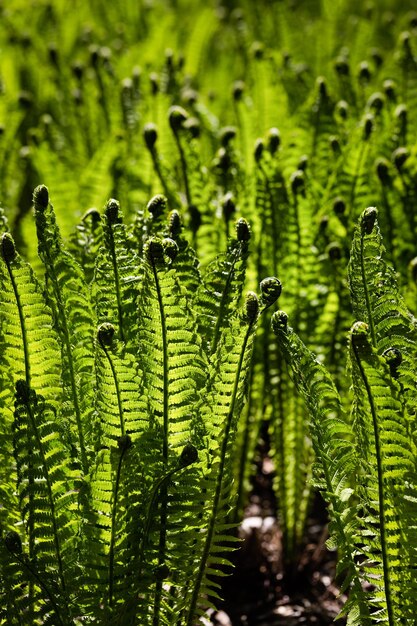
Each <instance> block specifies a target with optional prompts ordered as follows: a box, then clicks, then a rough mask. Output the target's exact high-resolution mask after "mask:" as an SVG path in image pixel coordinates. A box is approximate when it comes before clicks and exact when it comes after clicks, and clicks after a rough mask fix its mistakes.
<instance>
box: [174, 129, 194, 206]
mask: <svg viewBox="0 0 417 626" xmlns="http://www.w3.org/2000/svg"><path fill="white" fill-rule="evenodd" d="M174 138H175V143H176V144H177V148H178V154H179V156H180V163H181V170H182V175H183V179H184V191H185V197H186V200H187V207H189V206H190V205H191V204H192V202H191V190H190V183H189V180H188V168H187V161H186V159H185V154H184V149H183V147H182V145H181V141H180V138H179V137H178V134H177V133H174Z"/></svg>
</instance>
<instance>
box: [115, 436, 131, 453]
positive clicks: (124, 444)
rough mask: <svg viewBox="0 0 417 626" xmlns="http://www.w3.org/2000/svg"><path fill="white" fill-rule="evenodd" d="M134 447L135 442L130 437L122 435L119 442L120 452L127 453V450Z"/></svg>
mask: <svg viewBox="0 0 417 626" xmlns="http://www.w3.org/2000/svg"><path fill="white" fill-rule="evenodd" d="M132 446H133V441H132V439H131V437H130V435H121V436H120V437H119V438H118V440H117V447H118V448H119V450H120V452H126V450H129V448H131V447H132Z"/></svg>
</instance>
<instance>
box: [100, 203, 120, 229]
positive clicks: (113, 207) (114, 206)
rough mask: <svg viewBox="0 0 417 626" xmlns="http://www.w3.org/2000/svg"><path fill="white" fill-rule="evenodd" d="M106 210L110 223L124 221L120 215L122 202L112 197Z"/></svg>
mask: <svg viewBox="0 0 417 626" xmlns="http://www.w3.org/2000/svg"><path fill="white" fill-rule="evenodd" d="M104 212H105V215H106V217H107V220H108V222H109V224H119V223H120V222H121V221H122V219H121V215H120V202H118V201H117V200H115V199H114V198H110V200H108V201H107V204H106V208H105V210H104Z"/></svg>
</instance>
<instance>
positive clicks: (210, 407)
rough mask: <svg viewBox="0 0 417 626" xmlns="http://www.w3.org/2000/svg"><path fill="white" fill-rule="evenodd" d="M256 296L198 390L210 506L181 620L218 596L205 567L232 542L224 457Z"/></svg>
mask: <svg viewBox="0 0 417 626" xmlns="http://www.w3.org/2000/svg"><path fill="white" fill-rule="evenodd" d="M258 312H259V302H258V299H257V297H256V295H255V294H254V293H252V292H249V293H248V294H247V297H246V304H245V312H244V314H243V315H241V316H238V317H235V318H234V319H233V320H232V321H231V325H230V327H229V329H228V330H227V331H225V332H224V334H223V336H222V339H221V341H220V343H219V346H218V350H217V353H216V359H215V362H214V364H213V368H212V373H211V376H210V378H209V381H208V383H207V387H206V389H205V390H204V393H203V396H202V397H203V400H202V402H201V406H200V409H199V416H198V417H199V419H198V422H196V426H197V425H198V432H199V436H200V437H203V440H205V441H206V442H207V443H206V447H207V458H206V459H205V461H204V465H203V473H204V482H203V485H204V494H205V498H208V499H209V501H210V507H208V508H207V509H206V511H204V512H203V519H202V523H204V524H207V532H206V536H205V539H204V541H203V542H202V546H201V553H200V554H198V569H197V570H196V573H195V578H194V579H193V581H192V582H191V583H190V585H189V588H188V589H187V597H188V598H187V604H186V606H187V607H188V608H187V611H186V617H185V619H184V624H187V626H192V624H194V620H195V615H198V614H199V611H200V607H201V606H203V605H204V602H206V603H207V600H204V598H205V597H206V596H208V597H209V598H216V597H218V593H217V589H218V586H217V584H214V582H213V581H212V580H211V575H212V574H213V573H214V572H216V571H217V568H216V567H214V569H213V570H211V568H210V563H213V565H214V566H216V564H218V563H219V562H218V561H217V559H218V557H217V556H216V554H218V549H219V548H220V546H221V545H226V547H228V546H230V545H233V537H231V536H229V535H228V534H227V531H228V526H227V524H226V516H227V513H228V509H229V507H230V506H231V504H232V503H231V495H232V480H233V474H232V465H231V464H230V463H229V462H228V461H227V459H228V458H229V456H230V454H231V449H232V446H233V443H234V440H235V437H236V430H237V425H238V421H239V417H240V414H241V411H242V408H243V404H244V401H245V396H246V390H247V384H248V375H249V371H250V358H251V352H252V347H253V340H254V334H255V330H256V325H257V319H258Z"/></svg>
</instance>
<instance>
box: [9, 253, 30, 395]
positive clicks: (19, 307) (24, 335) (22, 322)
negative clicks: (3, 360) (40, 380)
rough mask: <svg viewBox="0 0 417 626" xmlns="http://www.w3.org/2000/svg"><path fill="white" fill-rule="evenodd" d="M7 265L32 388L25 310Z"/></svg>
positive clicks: (26, 367)
mask: <svg viewBox="0 0 417 626" xmlns="http://www.w3.org/2000/svg"><path fill="white" fill-rule="evenodd" d="M6 265H7V271H8V272H9V277H10V282H11V283H12V287H13V292H14V297H15V300H16V305H17V311H18V314H19V322H20V329H21V331H22V342H23V353H24V359H25V380H26V384H27V386H28V387H30V362H29V347H28V340H27V333H26V325H25V318H24V315H23V308H22V303H21V300H20V294H19V291H18V289H17V284H16V280H15V277H14V274H13V272H12V268H11V266H10V263H9V262H8V261H6Z"/></svg>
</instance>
